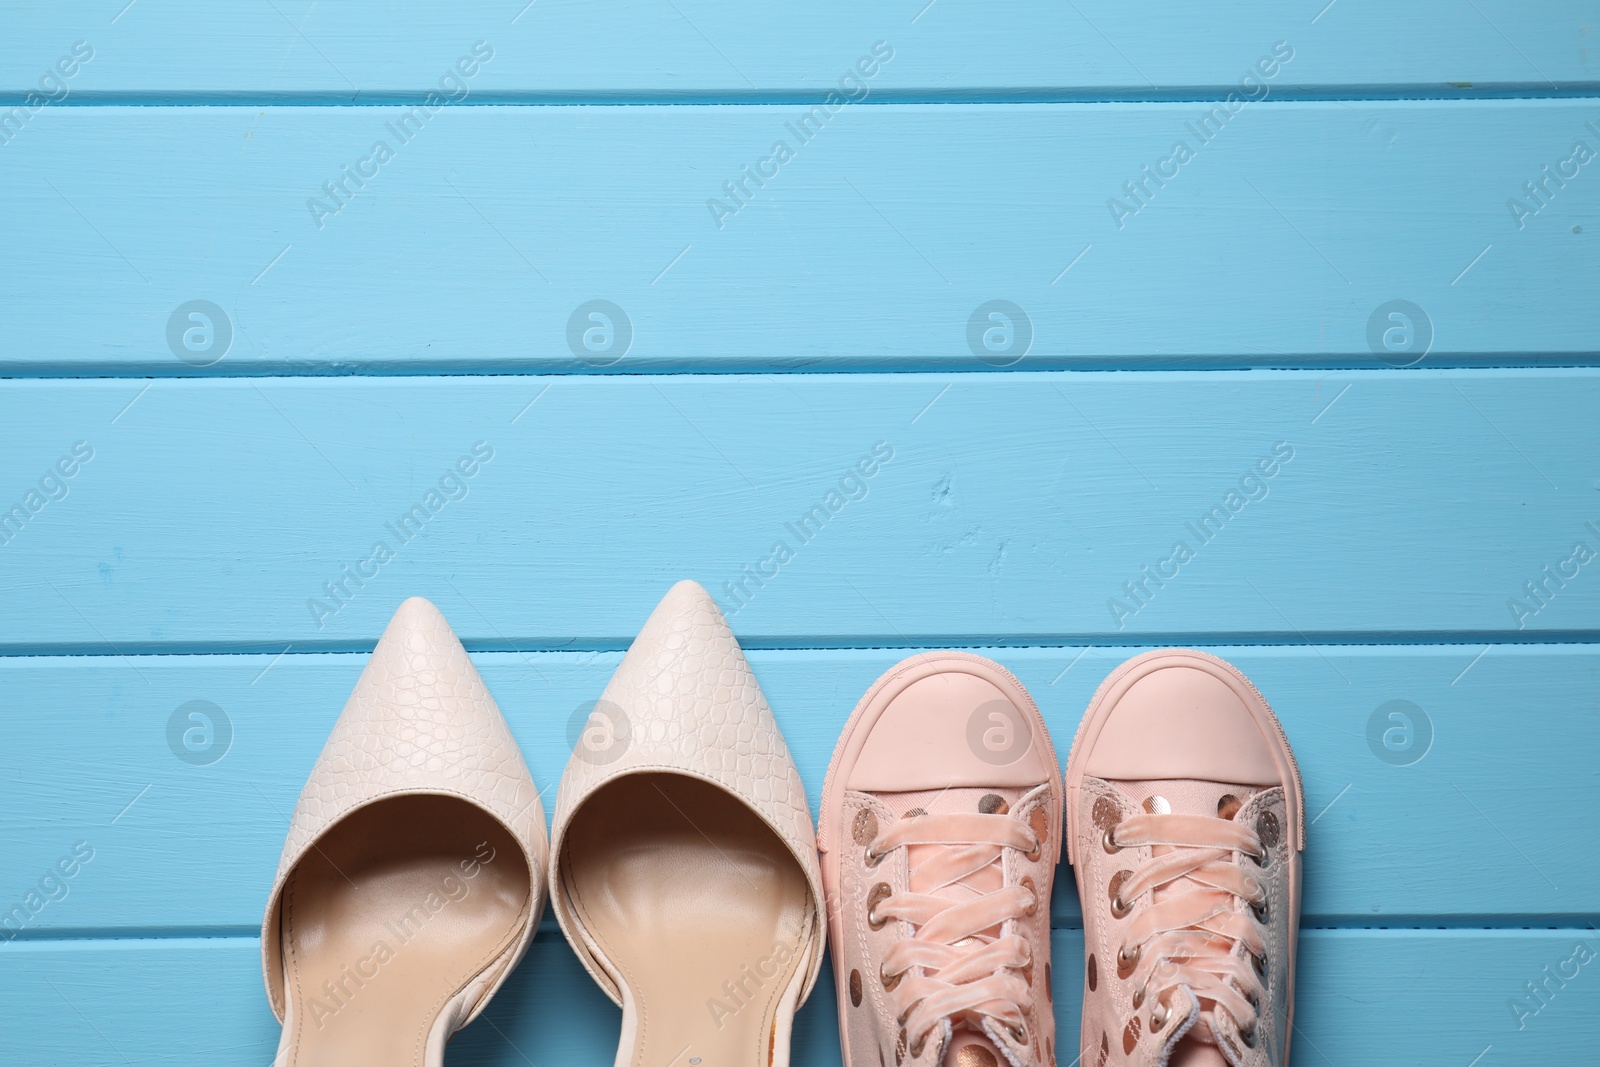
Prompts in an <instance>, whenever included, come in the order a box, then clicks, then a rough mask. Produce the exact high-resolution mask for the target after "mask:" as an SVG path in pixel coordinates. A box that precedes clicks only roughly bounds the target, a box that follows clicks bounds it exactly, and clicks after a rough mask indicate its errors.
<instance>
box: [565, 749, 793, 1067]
mask: <svg viewBox="0 0 1600 1067" xmlns="http://www.w3.org/2000/svg"><path fill="white" fill-rule="evenodd" d="M563 851H564V853H565V855H564V862H563V864H562V870H563V881H564V883H565V886H566V889H567V895H568V899H569V901H570V902H571V907H572V911H573V916H574V918H575V919H576V920H577V922H578V924H579V925H580V926H581V927H582V929H583V931H584V933H585V934H586V936H587V937H588V938H589V939H590V941H591V942H592V943H593V945H594V947H595V948H596V950H597V951H598V953H599V954H600V955H601V956H603V957H604V959H605V960H606V961H607V962H608V963H609V965H610V968H611V971H612V973H613V974H614V975H616V976H618V978H619V980H620V983H621V985H622V986H623V1000H624V1004H625V1005H626V1006H627V1007H626V1010H627V1011H629V1012H631V1014H632V1017H633V1020H634V1022H635V1025H634V1027H633V1036H632V1038H631V1041H632V1049H631V1053H630V1056H629V1058H628V1062H630V1063H632V1064H634V1065H637V1067H659V1065H660V1064H663V1063H668V1062H673V1061H676V1062H677V1063H680V1064H685V1063H695V1062H697V1061H698V1062H702V1063H705V1064H708V1065H712V1064H714V1065H717V1067H767V1064H769V1063H770V1062H771V1061H772V1058H773V1054H774V1049H773V1042H774V1035H775V1028H776V1023H777V1019H778V1015H779V1013H780V1012H782V1011H789V1010H792V1009H793V1001H794V999H795V986H796V983H797V980H799V979H800V977H801V976H800V969H801V968H802V967H803V966H804V965H805V964H806V963H807V962H808V960H807V956H806V953H807V949H808V947H809V945H810V941H811V937H812V933H813V930H814V929H815V925H816V922H817V916H816V911H815V908H814V907H813V906H812V903H811V901H810V890H809V887H808V885H807V883H806V879H805V874H804V872H803V871H802V870H801V868H800V864H799V862H798V861H797V860H796V859H795V858H794V856H793V855H792V854H791V853H790V851H789V849H788V847H787V846H786V845H785V844H784V842H783V841H782V840H781V839H780V838H779V837H778V835H777V834H776V833H774V832H773V831H772V829H771V828H770V827H769V826H767V824H766V823H764V822H762V821H761V819H760V818H759V817H758V816H757V815H756V814H755V813H754V812H753V811H751V810H750V808H749V807H747V806H746V805H745V804H744V803H742V802H741V801H740V800H739V799H738V798H736V797H734V796H732V795H731V794H729V793H728V792H727V791H726V790H723V789H721V788H719V787H717V786H714V785H711V784H709V783H707V782H703V781H700V780H699V779H696V778H690V777H687V776H683V775H675V774H657V773H652V774H636V775H628V776H625V777H622V778H619V779H617V780H615V781H613V782H611V783H609V784H607V785H606V786H604V787H602V788H601V789H600V790H599V791H597V792H596V793H595V794H594V795H593V796H591V797H590V798H589V799H588V800H587V801H586V802H585V803H584V805H583V807H582V808H581V809H580V810H579V812H578V813H577V815H576V816H575V817H574V819H573V821H572V824H571V825H570V826H569V827H568V830H567V833H566V838H565V844H564V845H563ZM639 1020H644V1021H646V1022H647V1024H648V1025H640V1024H639ZM625 1040H629V1039H628V1038H625Z"/></svg>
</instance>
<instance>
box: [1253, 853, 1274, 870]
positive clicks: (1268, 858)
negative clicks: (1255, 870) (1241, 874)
mask: <svg viewBox="0 0 1600 1067" xmlns="http://www.w3.org/2000/svg"><path fill="white" fill-rule="evenodd" d="M1247 855H1248V856H1249V857H1250V858H1251V859H1252V860H1254V861H1255V864H1256V866H1257V867H1262V868H1264V867H1266V865H1267V864H1268V863H1270V862H1272V854H1271V853H1270V852H1267V851H1266V850H1265V849H1263V850H1262V851H1260V852H1250V853H1247Z"/></svg>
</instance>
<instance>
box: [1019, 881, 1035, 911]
mask: <svg viewBox="0 0 1600 1067" xmlns="http://www.w3.org/2000/svg"><path fill="white" fill-rule="evenodd" d="M1018 884H1019V885H1021V886H1022V888H1024V889H1026V890H1027V891H1028V894H1029V895H1030V896H1032V897H1033V901H1032V902H1031V903H1030V904H1029V905H1028V906H1027V908H1026V909H1025V910H1024V911H1023V913H1022V914H1024V915H1032V914H1033V913H1034V912H1036V911H1038V910H1039V890H1038V889H1037V888H1035V887H1034V884H1033V879H1032V878H1030V877H1028V876H1027V875H1023V876H1022V881H1021V882H1020V883H1018Z"/></svg>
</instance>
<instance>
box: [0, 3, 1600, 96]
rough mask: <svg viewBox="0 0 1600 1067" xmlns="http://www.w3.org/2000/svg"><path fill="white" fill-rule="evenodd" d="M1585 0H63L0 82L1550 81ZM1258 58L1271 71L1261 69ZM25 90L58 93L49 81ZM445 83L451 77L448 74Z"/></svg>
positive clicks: (31, 30) (310, 86)
mask: <svg viewBox="0 0 1600 1067" xmlns="http://www.w3.org/2000/svg"><path fill="white" fill-rule="evenodd" d="M1597 15H1600V9H1597V7H1596V5H1595V4H1594V3H1593V2H1592V0H1562V2H1551V0H1546V2H1544V3H1540V4H1536V5H1528V4H1517V3H1514V2H1511V0H1480V2H1478V3H1476V4H1458V3H1451V2H1447V0H1431V2H1426V3H1411V4H1407V5H1403V6H1396V5H1393V4H1384V3H1382V2H1381V0H1342V2H1340V3H1338V4H1337V5H1334V4H1326V5H1325V4H1324V3H1323V2H1313V3H1297V4H1294V5H1284V4H1279V3H1273V2H1271V0H1247V2H1240V3H1232V4H1228V5H1225V6H1221V7H1217V6H1213V7H1207V8H1203V9H1202V8H1197V7H1194V6H1193V5H1186V4H1181V3H1172V2H1164V3H1156V4H1144V5H1140V6H1138V7H1130V6H1128V5H1125V4H1117V3H1114V2H1112V0H1084V2H1081V3H1074V4H1065V5H1061V4H1047V3H1027V4H1007V5H998V6H997V5H982V4H965V5H964V4H959V3H951V2H948V0H947V2H945V3H928V2H927V0H907V2H901V3H896V4H893V5H887V6H885V5H859V4H850V3H846V2H844V0H823V2H819V3H813V4H807V5H805V7H804V8H794V9H758V8H753V7H750V6H748V5H740V4H736V3H729V2H726V0H681V2H675V3H670V4H667V3H642V2H633V0H607V2H599V3H582V2H580V0H540V2H538V3H537V4H534V3H529V2H528V0H497V2H494V3H484V2H472V3H456V4H450V5H422V6H411V7H409V8H401V9H395V8H393V7H391V6H388V5H380V4H377V3H371V2H368V3H343V4H334V5H327V4H324V5H318V4H315V3H310V2H308V0H286V2H282V3H274V4H227V5H216V4H206V3H201V2H196V0H189V2H183V3H161V4H157V3H144V4H127V2H126V0H94V2H88V0H75V2H70V3H61V4H51V5H31V6H28V7H24V8H23V9H21V10H18V11H16V12H13V13H12V18H11V19H10V21H9V23H8V28H7V29H8V32H7V34H6V37H5V39H4V40H3V41H0V70H3V71H5V76H4V80H3V81H0V91H3V92H4V93H5V94H6V96H7V97H16V96H17V95H18V94H21V93H25V92H27V91H29V90H30V89H31V90H36V91H37V90H39V88H40V86H39V79H40V77H41V76H43V75H45V74H47V73H48V72H50V71H51V70H52V69H53V64H54V62H55V60H56V59H57V56H58V53H66V52H68V50H69V47H70V45H71V43H72V42H74V41H79V40H82V41H85V42H87V43H89V44H90V45H91V46H92V47H93V48H94V58H93V60H92V62H91V63H90V64H89V65H88V67H87V68H84V69H82V71H81V72H80V73H77V74H75V75H73V76H72V77H71V78H68V79H64V84H65V86H66V88H67V91H68V94H69V95H68V96H67V98H66V99H67V100H68V101H69V102H70V101H74V100H81V99H85V98H88V99H97V98H100V97H101V96H103V95H104V94H111V93H115V94H126V95H129V96H136V97H138V98H139V99H141V100H144V101H146V102H150V101H162V100H171V99H185V98H191V97H198V98H201V99H219V98H221V99H228V98H235V97H236V98H238V99H241V100H244V101H248V102H264V101H266V100H272V99H281V98H283V97H284V96H293V95H296V94H298V95H302V96H304V95H310V94H317V95H319V96H322V97H325V98H327V99H329V100H336V101H350V100H367V99H385V98H391V97H394V96H397V95H406V96H410V97H413V98H415V97H418V96H420V95H422V94H423V93H426V92H429V91H436V90H437V88H438V83H439V80H440V79H441V77H444V76H446V75H447V74H448V73H449V72H450V71H451V69H452V64H453V63H454V62H455V60H456V59H457V58H458V55H459V54H467V53H468V52H469V49H470V46H471V44H472V43H473V42H476V41H483V42H485V43H487V44H489V45H490V46H492V47H493V48H494V58H493V60H492V62H491V63H490V64H489V66H488V67H487V68H485V69H483V70H482V71H481V72H478V73H476V74H474V75H473V76H472V78H471V79H470V80H469V81H467V82H466V85H467V88H468V90H469V91H470V92H471V93H472V94H473V95H474V96H479V97H483V98H488V99H506V98H508V97H511V98H518V97H528V96H532V97H534V98H541V97H544V96H554V97H557V98H563V97H570V96H573V95H577V96H581V97H585V98H590V99H606V98H609V97H616V96H622V97H627V98H638V97H643V96H648V97H654V98H661V97H667V98H682V97H689V98H694V97H697V96H712V97H715V98H725V97H728V96H736V97H749V96H759V95H761V94H806V95H811V96H820V95H821V94H822V93H825V92H826V91H828V90H829V89H831V88H833V87H834V86H835V85H836V84H837V82H838V80H839V79H840V77H841V75H842V74H843V73H844V72H846V71H847V70H848V69H849V68H850V66H851V64H852V63H853V62H854V61H855V59H856V58H857V55H858V53H864V52H866V51H867V50H868V48H869V47H870V45H871V44H872V43H873V42H875V41H879V40H883V41H886V42H889V43H891V44H892V46H893V47H894V48H895V51H896V60H895V65H894V67H893V70H892V76H890V77H888V78H886V79H885V80H884V81H883V83H882V84H881V85H880V86H877V87H875V88H877V89H878V91H880V92H883V93H889V94H892V93H901V94H916V95H924V96H926V95H943V96H949V97H954V98H956V99H961V98H965V97H968V96H970V95H972V94H985V93H987V94H995V95H1001V96H1005V95H1012V94H1049V95H1054V96H1062V97H1067V98H1073V97H1077V96H1089V97H1103V96H1105V95H1107V94H1114V95H1120V96H1124V97H1134V96H1143V95H1160V94H1163V93H1167V94H1171V93H1181V92H1186V91H1187V92H1191V93H1192V92H1194V91H1196V90H1203V91H1207V92H1226V91H1228V90H1229V89H1235V88H1237V85H1238V83H1239V82H1240V80H1241V79H1242V78H1243V77H1244V76H1245V75H1246V74H1247V73H1248V72H1249V71H1251V69H1252V67H1253V65H1254V64H1255V63H1256V62H1257V61H1258V60H1259V59H1261V57H1263V56H1268V57H1270V55H1271V51H1272V46H1273V45H1274V44H1276V43H1278V42H1283V44H1284V45H1285V46H1286V47H1287V48H1290V49H1292V50H1293V55H1294V59H1293V61H1292V62H1291V63H1290V65H1289V66H1288V67H1287V68H1286V69H1285V70H1284V71H1283V72H1282V73H1281V74H1277V75H1275V76H1274V79H1273V82H1272V86H1273V88H1274V89H1275V90H1276V91H1278V92H1281V93H1292V92H1296V91H1299V92H1322V93H1330V94H1332V93H1337V94H1350V93H1362V92H1369V93H1370V92H1394V91H1409V92H1411V93H1417V92H1419V91H1420V92H1432V93H1441V94H1470V93H1484V92H1494V91H1497V90H1499V91H1505V90H1509V89H1513V88H1516V89H1521V90H1522V91H1530V90H1531V91H1536V92H1557V91H1561V90H1564V89H1572V88H1581V87H1590V88H1592V87H1593V86H1595V85H1596V79H1595V75H1594V72H1593V71H1592V70H1591V69H1590V68H1589V65H1588V64H1587V62H1586V59H1587V47H1588V44H1589V41H1588V38H1587V36H1586V35H1587V34H1588V33H1589V32H1591V27H1592V26H1593V25H1594V23H1595V20H1596V16H1597ZM1269 69H1270V66H1269ZM44 89H45V90H47V91H49V92H51V93H52V94H59V93H60V89H58V88H57V87H56V85H55V83H53V82H48V81H47V82H46V84H45V86H44ZM452 89H453V86H452Z"/></svg>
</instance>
